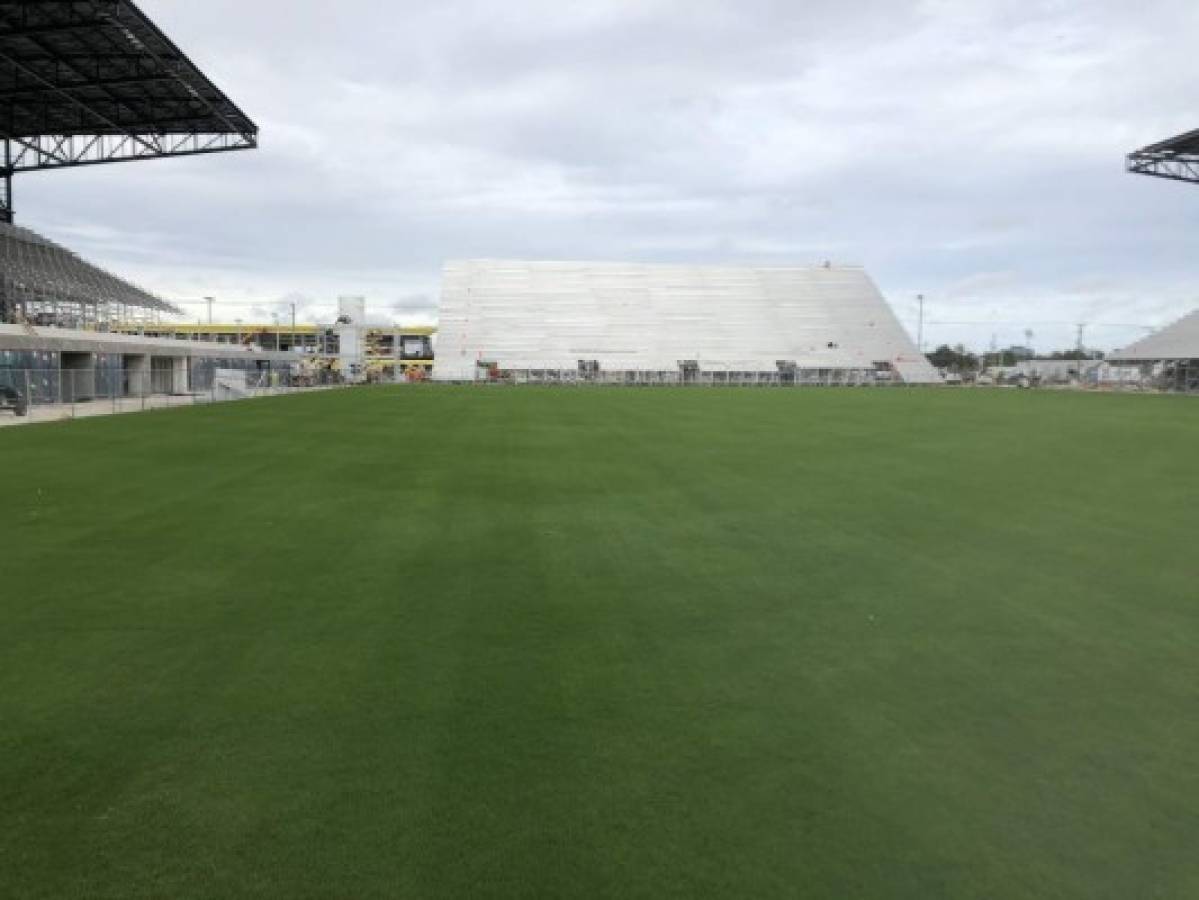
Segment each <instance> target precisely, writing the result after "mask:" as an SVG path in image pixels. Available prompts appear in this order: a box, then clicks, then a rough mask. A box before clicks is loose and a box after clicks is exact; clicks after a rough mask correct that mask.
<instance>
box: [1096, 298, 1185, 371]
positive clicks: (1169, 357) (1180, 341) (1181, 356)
mask: <svg viewBox="0 0 1199 900" xmlns="http://www.w3.org/2000/svg"><path fill="white" fill-rule="evenodd" d="M1108 359H1110V360H1113V361H1115V362H1130V363H1132V362H1138V363H1147V362H1164V361H1174V360H1199V309H1196V310H1194V311H1193V312H1191V313H1190V314H1189V315H1186V316H1183V317H1182V318H1181V319H1179V320H1178V321H1177V322H1175V323H1174V324H1173V325H1168V326H1167V327H1165V328H1163V329H1162V330H1161V331H1159V332H1157V333H1155V334H1151V335H1149V337H1147V338H1143V339H1141V340H1139V341H1137V342H1136V343H1135V344H1132V345H1130V346H1128V347H1125V348H1124V349H1123V350H1116V351H1115V352H1113V353H1111V354H1110V355H1109V356H1108Z"/></svg>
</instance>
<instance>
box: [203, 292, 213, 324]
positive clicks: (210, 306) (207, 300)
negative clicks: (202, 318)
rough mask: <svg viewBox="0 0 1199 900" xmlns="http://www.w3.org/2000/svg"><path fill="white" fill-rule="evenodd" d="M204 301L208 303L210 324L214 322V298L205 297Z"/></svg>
mask: <svg viewBox="0 0 1199 900" xmlns="http://www.w3.org/2000/svg"><path fill="white" fill-rule="evenodd" d="M204 301H205V302H206V303H207V304H208V324H209V325H211V324H212V298H211V297H205V298H204Z"/></svg>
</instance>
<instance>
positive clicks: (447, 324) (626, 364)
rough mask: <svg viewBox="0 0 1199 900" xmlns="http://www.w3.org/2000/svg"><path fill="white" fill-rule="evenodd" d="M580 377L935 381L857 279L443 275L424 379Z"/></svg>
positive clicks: (648, 269) (814, 269) (614, 268)
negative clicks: (433, 349)
mask: <svg viewBox="0 0 1199 900" xmlns="http://www.w3.org/2000/svg"><path fill="white" fill-rule="evenodd" d="M585 369H590V370H591V371H593V372H597V373H626V374H629V373H647V372H653V373H658V374H659V375H660V376H662V377H661V379H660V380H662V381H670V380H671V378H672V377H673V376H677V375H678V374H679V373H680V372H684V373H685V372H689V371H690V372H695V373H726V374H729V375H735V376H737V380H738V381H744V380H746V379H749V380H753V379H761V378H767V377H769V378H777V377H780V375H781V377H783V378H784V379H786V378H788V375H787V373H790V378H792V379H793V380H795V381H797V382H802V381H804V380H808V379H807V378H806V375H807V374H810V373H842V375H844V374H846V373H852V376H853V380H856V381H864V380H876V379H877V380H893V381H896V382H904V383H917V384H920V383H935V382H938V381H939V380H940V378H939V376H938V375H937V372H936V370H935V369H934V368H933V367H932V366H931V365H930V364H929V363H928V360H927V359H926V358H925V357H924V356H923V355H922V354H921V353H920V352H919V351H918V350H917V348H916V346H915V345H914V343H913V342H912V339H911V338H910V337H909V336H908V334H907V332H906V331H905V330H904V328H903V326H902V325H900V323H899V321H898V319H896V317H895V314H894V313H893V312H892V311H891V308H890V307H889V306H888V305H887V303H886V301H885V300H884V299H883V296H882V295H881V294H880V293H879V291H878V288H877V287H875V285H874V283H873V282H872V281H871V279H870V277H869V276H868V275H867V274H866V272H865V271H864V270H863V269H861V268H857V267H845V266H828V265H824V266H792V267H781V268H744V267H729V266H687V265H644V264H624V263H591V262H521V261H497V260H470V261H460V262H451V263H448V264H447V265H446V267H445V269H444V272H443V283H442V296H441V314H440V321H439V338H438V347H437V361H436V364H435V367H434V376H435V378H437V379H440V380H455V381H462V380H475V379H477V378H479V377H481V376H480V373H481V372H486V371H490V372H496V371H502V372H516V373H526V374H528V373H548V372H554V371H559V372H570V371H583V370H585ZM534 380H535V379H534ZM682 380H688V379H687V378H686V377H683V378H682ZM729 380H733V379H732V378H730V379H729Z"/></svg>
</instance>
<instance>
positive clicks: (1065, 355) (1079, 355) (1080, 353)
mask: <svg viewBox="0 0 1199 900" xmlns="http://www.w3.org/2000/svg"><path fill="white" fill-rule="evenodd" d="M1049 358H1050V359H1103V354H1102V353H1101V352H1100V351H1098V350H1054V351H1053V352H1052V353H1050V354H1049Z"/></svg>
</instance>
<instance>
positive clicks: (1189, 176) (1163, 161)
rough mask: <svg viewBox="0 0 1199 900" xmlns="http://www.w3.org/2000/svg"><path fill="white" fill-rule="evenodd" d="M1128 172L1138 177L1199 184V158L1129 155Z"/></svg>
mask: <svg viewBox="0 0 1199 900" xmlns="http://www.w3.org/2000/svg"><path fill="white" fill-rule="evenodd" d="M1128 171H1129V172H1133V173H1135V174H1137V175H1152V176H1154V177H1155V178H1167V179H1169V180H1171V181H1185V182H1188V183H1190V184H1199V156H1177V155H1174V154H1172V153H1147V152H1145V151H1141V152H1139V153H1133V154H1131V155H1129V157H1128Z"/></svg>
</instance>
